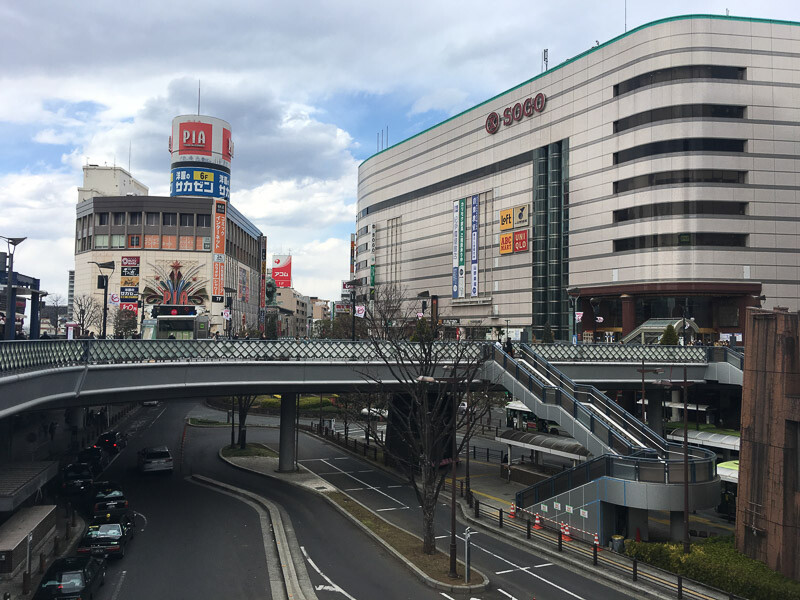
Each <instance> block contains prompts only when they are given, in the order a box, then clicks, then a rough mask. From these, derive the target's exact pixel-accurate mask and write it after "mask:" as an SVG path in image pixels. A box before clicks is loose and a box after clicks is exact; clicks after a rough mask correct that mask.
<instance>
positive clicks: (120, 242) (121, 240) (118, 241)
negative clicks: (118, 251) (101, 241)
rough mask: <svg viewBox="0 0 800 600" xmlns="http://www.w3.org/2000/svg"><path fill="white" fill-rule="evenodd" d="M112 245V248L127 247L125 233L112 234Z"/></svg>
mask: <svg viewBox="0 0 800 600" xmlns="http://www.w3.org/2000/svg"><path fill="white" fill-rule="evenodd" d="M111 247H112V248H124V247H125V234H122V233H115V234H113V235H112V236H111Z"/></svg>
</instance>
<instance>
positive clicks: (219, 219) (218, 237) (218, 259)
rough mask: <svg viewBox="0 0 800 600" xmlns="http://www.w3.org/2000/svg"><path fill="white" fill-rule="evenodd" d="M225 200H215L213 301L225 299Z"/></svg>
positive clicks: (226, 204)
mask: <svg viewBox="0 0 800 600" xmlns="http://www.w3.org/2000/svg"><path fill="white" fill-rule="evenodd" d="M227 207H228V203H227V202H226V201H225V200H215V201H214V241H213V250H214V254H213V264H212V281H211V301H212V302H224V301H225V227H226V226H227Z"/></svg>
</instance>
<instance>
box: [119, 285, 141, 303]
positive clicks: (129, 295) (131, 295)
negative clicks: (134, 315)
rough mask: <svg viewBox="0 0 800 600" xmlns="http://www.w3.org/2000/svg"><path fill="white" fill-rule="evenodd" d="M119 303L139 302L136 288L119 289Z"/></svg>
mask: <svg viewBox="0 0 800 600" xmlns="http://www.w3.org/2000/svg"><path fill="white" fill-rule="evenodd" d="M119 300H120V302H136V301H137V300H139V288H138V287H121V288H119Z"/></svg>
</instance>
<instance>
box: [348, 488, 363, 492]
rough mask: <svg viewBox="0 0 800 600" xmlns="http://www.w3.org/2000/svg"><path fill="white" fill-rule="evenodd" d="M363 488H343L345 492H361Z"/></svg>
mask: <svg viewBox="0 0 800 600" xmlns="http://www.w3.org/2000/svg"><path fill="white" fill-rule="evenodd" d="M363 490H364V488H363V487H360V488H348V489H346V490H345V492H361V491H363Z"/></svg>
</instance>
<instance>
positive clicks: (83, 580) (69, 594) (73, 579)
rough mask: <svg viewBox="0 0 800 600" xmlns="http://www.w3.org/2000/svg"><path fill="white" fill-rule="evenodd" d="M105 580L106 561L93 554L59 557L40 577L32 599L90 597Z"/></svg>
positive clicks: (48, 599) (47, 599)
mask: <svg viewBox="0 0 800 600" xmlns="http://www.w3.org/2000/svg"><path fill="white" fill-rule="evenodd" d="M105 582H106V561H105V559H104V558H99V557H95V556H71V557H69V558H59V559H58V560H56V561H55V562H53V564H52V565H50V568H49V569H47V572H46V573H45V574H44V577H42V581H41V583H40V584H39V587H38V588H37V590H36V593H35V594H34V596H33V600H53V598H62V599H65V600H66V599H78V598H92V597H93V596H94V594H95V593H96V592H97V591H98V589H99V588H100V586H101V585H103V584H104V583H105Z"/></svg>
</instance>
